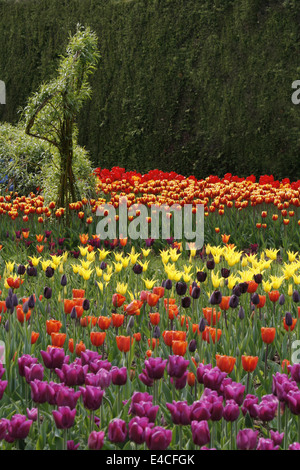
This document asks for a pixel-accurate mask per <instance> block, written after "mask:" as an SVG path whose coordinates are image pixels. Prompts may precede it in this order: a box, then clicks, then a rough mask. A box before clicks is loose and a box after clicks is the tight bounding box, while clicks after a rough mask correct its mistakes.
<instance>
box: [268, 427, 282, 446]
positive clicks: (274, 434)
mask: <svg viewBox="0 0 300 470" xmlns="http://www.w3.org/2000/svg"><path fill="white" fill-rule="evenodd" d="M270 434H271V439H272V441H273V442H274V444H275V445H276V446H280V445H281V443H282V441H283V438H284V432H282V433H281V434H280V433H279V432H278V431H272V430H271V431H270Z"/></svg>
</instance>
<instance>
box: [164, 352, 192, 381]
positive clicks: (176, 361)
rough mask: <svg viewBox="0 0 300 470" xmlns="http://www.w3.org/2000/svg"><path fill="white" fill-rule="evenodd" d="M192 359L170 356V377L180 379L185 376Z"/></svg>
mask: <svg viewBox="0 0 300 470" xmlns="http://www.w3.org/2000/svg"><path fill="white" fill-rule="evenodd" d="M189 364H190V361H189V360H188V359H184V358H183V357H182V356H177V355H173V356H169V361H168V366H167V372H168V375H169V376H170V377H176V378H177V379H179V378H180V377H182V376H183V374H184V373H185V372H186V370H187V368H188V366H189Z"/></svg>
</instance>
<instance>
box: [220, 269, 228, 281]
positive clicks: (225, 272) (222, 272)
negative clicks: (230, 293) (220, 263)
mask: <svg viewBox="0 0 300 470" xmlns="http://www.w3.org/2000/svg"><path fill="white" fill-rule="evenodd" d="M229 275H230V269H227V268H222V269H221V276H222V277H223V278H224V279H227V278H228V277H229Z"/></svg>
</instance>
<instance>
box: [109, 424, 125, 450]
mask: <svg viewBox="0 0 300 470" xmlns="http://www.w3.org/2000/svg"><path fill="white" fill-rule="evenodd" d="M126 436H127V427H126V422H125V421H123V420H122V419H119V418H115V419H113V420H112V421H110V423H109V425H108V439H109V440H110V442H113V443H115V444H117V443H119V442H124V441H125V439H126Z"/></svg>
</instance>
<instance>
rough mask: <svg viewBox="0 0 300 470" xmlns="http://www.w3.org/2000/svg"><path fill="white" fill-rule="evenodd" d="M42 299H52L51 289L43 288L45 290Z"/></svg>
mask: <svg viewBox="0 0 300 470" xmlns="http://www.w3.org/2000/svg"><path fill="white" fill-rule="evenodd" d="M44 297H45V299H47V300H49V299H51V297H52V289H51V287H47V286H46V287H45V289H44Z"/></svg>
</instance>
